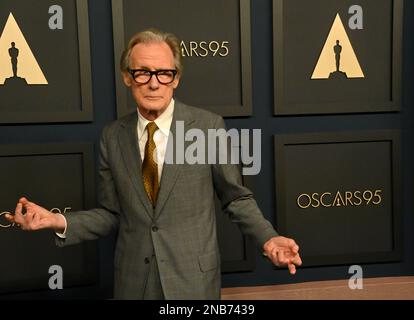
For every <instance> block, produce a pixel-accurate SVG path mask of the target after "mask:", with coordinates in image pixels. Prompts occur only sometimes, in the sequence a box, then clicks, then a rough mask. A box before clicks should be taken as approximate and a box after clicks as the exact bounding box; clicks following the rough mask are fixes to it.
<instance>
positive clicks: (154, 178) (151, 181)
mask: <svg viewBox="0 0 414 320" xmlns="http://www.w3.org/2000/svg"><path fill="white" fill-rule="evenodd" d="M157 129H158V127H157V125H156V124H155V122H149V123H148V124H147V131H148V140H147V143H146V144H145V156H144V162H143V163H142V179H143V181H144V187H145V191H147V195H148V198H149V199H150V201H151V203H152V206H153V207H154V208H155V204H156V203H157V195H158V189H159V185H158V165H157V162H156V161H155V159H154V151H155V148H156V145H155V142H154V132H155V131H157Z"/></svg>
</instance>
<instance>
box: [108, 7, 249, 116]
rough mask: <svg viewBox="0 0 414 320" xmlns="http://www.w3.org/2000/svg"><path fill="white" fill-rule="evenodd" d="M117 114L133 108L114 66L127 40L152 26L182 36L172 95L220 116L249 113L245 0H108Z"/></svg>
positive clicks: (117, 64)
mask: <svg viewBox="0 0 414 320" xmlns="http://www.w3.org/2000/svg"><path fill="white" fill-rule="evenodd" d="M112 10H113V21H114V41H115V46H114V47H115V59H116V61H115V73H116V75H117V95H118V116H122V115H125V114H127V113H129V112H130V111H132V110H134V108H135V106H136V103H135V102H134V101H133V98H132V96H131V94H130V93H129V90H126V88H125V86H124V84H123V81H122V77H121V75H120V71H119V67H118V66H119V60H120V56H121V53H122V51H123V49H124V48H125V47H126V44H127V43H128V40H129V39H130V38H131V36H132V35H134V34H135V33H136V32H138V31H142V30H144V29H147V28H150V27H155V28H159V29H161V30H163V31H167V32H172V33H174V34H176V35H177V37H178V38H179V39H180V40H182V42H181V48H182V53H183V57H184V58H183V60H184V75H183V78H182V79H181V82H180V85H179V87H178V89H177V91H176V97H177V98H178V99H180V100H181V101H183V102H184V103H187V104H190V105H194V106H198V107H202V108H205V109H208V110H210V111H214V112H216V113H218V114H221V115H223V116H245V115H250V114H251V79H250V78H251V71H250V68H251V63H250V51H251V50H250V1H249V0H227V1H221V0H201V1H192V0H171V1H164V0H154V1H144V0H123V1H121V0H113V1H112Z"/></svg>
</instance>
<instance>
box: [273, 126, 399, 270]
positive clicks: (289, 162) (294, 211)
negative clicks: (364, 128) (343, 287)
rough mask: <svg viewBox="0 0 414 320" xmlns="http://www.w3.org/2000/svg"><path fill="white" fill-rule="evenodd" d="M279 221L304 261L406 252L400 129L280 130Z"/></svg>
mask: <svg viewBox="0 0 414 320" xmlns="http://www.w3.org/2000/svg"><path fill="white" fill-rule="evenodd" d="M275 141H276V148H275V149H276V150H275V152H276V186H277V195H276V200H277V221H278V228H279V229H280V232H282V233H283V234H286V235H287V236H289V237H292V238H294V239H295V240H296V241H297V242H298V243H299V245H300V247H301V252H302V256H303V261H304V266H312V265H328V264H352V263H366V262H384V261H399V260H400V259H401V243H402V242H401V237H402V229H401V212H400V211H401V208H400V203H401V190H400V183H401V176H400V169H399V168H400V140H399V134H398V133H397V132H395V131H381V132H366V133H332V134H307V135H302V134H301V135H299V134H298V135H280V136H276V139H275Z"/></svg>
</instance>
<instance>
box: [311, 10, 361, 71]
mask: <svg viewBox="0 0 414 320" xmlns="http://www.w3.org/2000/svg"><path fill="white" fill-rule="evenodd" d="M332 78H365V76H364V73H363V71H362V69H361V66H360V65H359V61H358V58H357V56H356V54H355V51H354V49H353V47H352V44H351V41H349V38H348V35H347V33H346V30H345V27H344V25H343V23H342V20H341V17H340V16H339V14H336V17H335V20H334V23H333V25H332V27H331V30H330V31H329V35H328V39H326V42H325V45H324V47H323V49H322V52H321V55H320V56H319V60H318V62H317V64H316V67H315V70H314V71H313V74H312V79H332Z"/></svg>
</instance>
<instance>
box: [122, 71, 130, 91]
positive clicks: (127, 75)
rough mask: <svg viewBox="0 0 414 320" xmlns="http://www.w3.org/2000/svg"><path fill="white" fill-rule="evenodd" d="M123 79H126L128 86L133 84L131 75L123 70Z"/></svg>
mask: <svg viewBox="0 0 414 320" xmlns="http://www.w3.org/2000/svg"><path fill="white" fill-rule="evenodd" d="M122 79H123V80H124V83H125V85H126V86H127V87H130V86H132V79H131V75H130V74H129V73H128V72H126V71H123V72H122Z"/></svg>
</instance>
